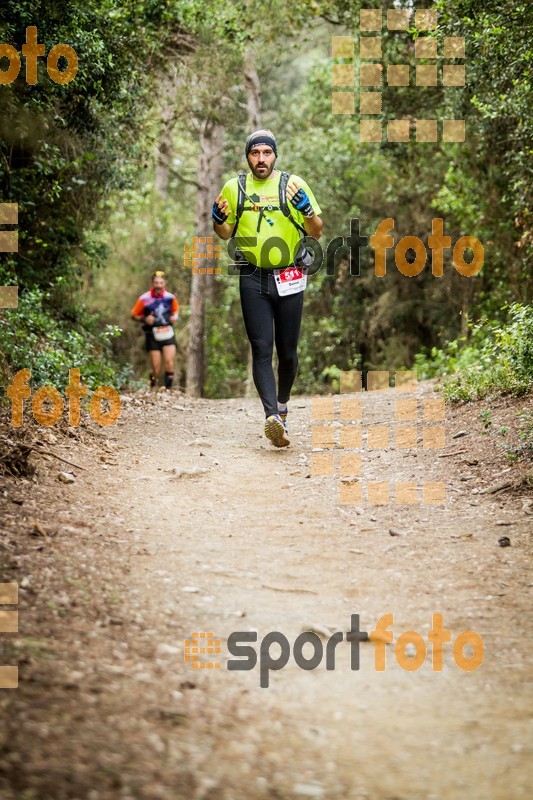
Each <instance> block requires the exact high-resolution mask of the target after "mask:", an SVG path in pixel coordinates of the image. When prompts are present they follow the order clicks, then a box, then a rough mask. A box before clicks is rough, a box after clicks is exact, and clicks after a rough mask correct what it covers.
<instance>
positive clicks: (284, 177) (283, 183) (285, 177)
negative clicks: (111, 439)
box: [279, 172, 307, 236]
mask: <svg viewBox="0 0 533 800" xmlns="http://www.w3.org/2000/svg"><path fill="white" fill-rule="evenodd" d="M289 178H290V175H289V173H288V172H282V173H281V175H280V177H279V207H280V209H281V211H282V213H283V216H285V217H287V219H290V221H291V222H292V224H293V225H294V227H295V228H297V229H298V230H299V231H300V233H303V235H304V236H307V233H306V232H305V228H303V227H302V226H301V225H300V224H299V223H298V222H296V220H295V219H294V217H293V216H292V214H291V210H290V208H289V203H288V202H287V184H288V182H289Z"/></svg>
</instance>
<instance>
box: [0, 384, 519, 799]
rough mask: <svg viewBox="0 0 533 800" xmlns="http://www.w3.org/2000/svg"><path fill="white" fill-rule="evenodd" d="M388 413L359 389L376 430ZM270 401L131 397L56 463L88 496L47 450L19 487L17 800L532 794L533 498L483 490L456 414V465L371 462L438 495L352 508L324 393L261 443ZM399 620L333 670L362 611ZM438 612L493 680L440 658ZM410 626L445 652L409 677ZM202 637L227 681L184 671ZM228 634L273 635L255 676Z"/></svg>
mask: <svg viewBox="0 0 533 800" xmlns="http://www.w3.org/2000/svg"><path fill="white" fill-rule="evenodd" d="M422 392H423V395H424V397H426V398H428V397H430V396H431V387H426V388H424V389H423V390H422ZM395 400H396V396H395V394H394V391H392V390H389V391H386V392H376V393H366V394H365V395H364V396H363V423H364V436H363V441H366V432H367V431H368V428H369V427H372V426H373V425H383V424H389V423H391V420H392V418H393V416H394V408H395V406H394V403H395ZM421 400H422V398H419V401H420V402H421ZM257 405H258V404H257V401H243V400H242V399H239V400H228V401H205V400H204V401H196V402H193V401H190V400H188V399H187V398H183V397H179V396H174V395H157V396H152V397H150V398H148V399H147V398H146V396H145V395H139V396H133V397H132V398H129V399H125V401H124V412H123V415H122V417H121V419H120V420H119V424H117V425H116V426H114V427H113V428H109V429H107V430H106V431H104V432H103V433H102V432H100V433H99V432H98V431H96V432H95V433H94V436H91V437H90V439H89V440H88V441H90V442H91V443H92V444H82V443H76V442H75V441H74V440H72V442H71V445H70V447H69V446H68V442H67V443H65V444H64V445H63V449H61V448H60V451H61V452H62V453H63V455H65V457H67V458H68V457H70V458H71V459H72V460H74V461H77V462H78V463H80V464H82V465H84V466H86V467H88V470H87V471H86V472H82V471H79V470H76V469H73V472H74V473H75V482H74V483H73V484H71V485H68V484H61V483H59V482H58V481H57V473H58V469H59V468H58V465H57V462H53V461H47V462H46V466H45V467H43V466H41V468H40V471H39V478H38V482H37V483H31V482H28V483H25V484H22V483H21V482H20V481H19V482H14V481H12V480H9V481H5V482H4V498H3V500H2V511H3V516H4V518H5V527H4V530H3V538H2V546H3V548H4V561H3V567H2V570H3V572H2V578H1V579H2V581H4V582H5V581H17V582H18V583H19V586H20V587H21V588H20V603H19V611H20V632H19V635H18V636H16V635H14V634H9V635H7V634H3V635H2V641H3V644H4V654H3V658H4V661H3V663H18V664H19V673H20V685H19V688H18V689H16V690H2V691H1V692H0V709H1V713H2V716H3V719H4V724H3V726H2V728H1V731H0V737H1V744H2V747H3V757H2V760H1V762H0V797H1V798H2V800H4V799H5V800H52V798H53V800H75V799H76V800H78V799H79V800H86V799H87V800H111V799H113V800H115V798H116V800H137V799H138V798H139V799H142V800H145V798H146V800H151V798H161V800H167V799H168V800H174V799H175V798H190V799H191V800H267V798H268V799H269V800H297V799H298V798H324V800H359V799H363V798H365V799H366V798H368V800H414V799H418V798H420V799H421V800H422V799H424V800H429V798H435V799H436V800H437V799H438V800H441V798H442V799H443V800H444V798H446V800H455V798H469V800H477V798H479V799H480V800H481V798H483V800H485V799H487V798H494V800H499V799H500V798H501V800H509V799H510V798H521V797H524V798H526V797H528V796H529V794H530V790H529V789H528V788H527V787H528V786H530V785H531V778H532V776H531V768H530V766H528V765H530V764H531V728H530V719H531V699H530V698H531V685H530V680H531V671H530V668H528V660H529V661H530V659H528V656H529V652H530V647H531V641H530V639H528V630H530V627H531V626H530V623H531V617H530V607H531V600H530V596H529V595H530V592H531V577H530V573H529V574H528V568H527V565H528V562H527V559H528V548H529V549H530V544H529V543H528V530H529V529H530V528H531V524H530V521H531V516H529V514H528V512H529V511H530V507H529V505H528V504H527V502H524V500H523V497H522V496H521V495H516V494H512V493H511V494H509V493H505V492H503V493H501V492H496V493H494V494H490V493H483V490H484V489H486V488H491V486H493V485H496V484H497V483H498V482H499V481H501V480H502V478H501V474H500V473H501V472H502V469H503V468H505V464H504V465H503V468H502V466H501V464H500V465H499V466H491V463H489V462H487V461H485V460H484V459H483V457H482V456H481V455H480V454H479V452H478V449H479V447H478V444H477V443H478V442H479V441H480V439H479V436H478V434H479V433H480V430H481V428H480V426H479V425H477V424H476V423H475V422H474V421H472V420H470V421H468V419H467V418H466V417H465V414H464V413H463V415H462V416H461V412H453V413H451V412H450V413H448V419H447V422H446V430H447V442H446V446H445V449H444V450H434V449H424V448H423V447H422V446H420V447H418V448H417V449H416V450H414V451H409V450H405V449H403V448H397V447H394V446H390V447H389V448H387V449H382V450H372V451H366V450H365V451H363V463H362V472H363V474H362V477H363V480H364V481H365V482H367V483H372V482H374V483H383V482H385V481H391V480H394V481H396V482H398V481H402V482H405V483H408V482H415V483H418V484H420V483H422V482H423V481H426V482H434V483H439V482H443V483H444V484H445V486H446V495H447V502H446V504H445V505H443V506H442V505H427V504H423V503H417V504H416V505H404V506H400V505H397V504H396V503H389V504H387V505H369V504H368V503H367V501H366V495H365V494H364V493H363V497H362V499H361V502H360V503H357V504H343V503H341V502H340V499H341V498H340V486H339V478H338V477H334V476H328V475H326V476H318V475H316V472H317V464H318V463H319V462H316V461H313V440H312V437H313V429H315V428H316V426H317V425H321V424H322V423H321V422H320V421H315V422H313V420H312V400H311V399H310V398H295V399H294V400H293V401H292V410H291V413H290V417H291V420H290V422H291V426H290V431H291V437H292V440H293V444H292V446H291V448H289V449H288V450H274V449H272V448H270V446H269V445H268V443H267V442H266V440H264V439H263V438H262V436H261V428H260V419H259V415H258V408H257ZM315 409H316V406H315ZM315 416H316V411H315ZM337 416H338V415H337ZM341 425H342V421H339V419H337V420H336V421H335V422H333V423H332V422H330V423H327V424H326V425H325V427H330V428H331V427H333V428H334V429H335V436H336V437H338V436H340V435H341V434H340V428H341ZM391 425H392V427H391V445H393V443H394V441H395V437H394V425H395V423H391ZM464 427H467V429H468V433H469V435H468V436H465V437H463V438H460V439H457V440H454V439H452V438H451V436H452V435H453V433H454V432H457V431H458V430H460V429H461V428H464ZM478 429H479V430H478ZM315 443H316V440H315ZM58 447H59V445H58ZM459 450H460V451H463V452H461V453H459V454H458V455H456V456H451V457H448V456H445V457H443V458H441V457H440V456H442V455H443V454H445V453H448V452H455V451H459ZM58 452H59V450H58ZM316 452H317V451H315V454H316ZM323 452H327V451H323ZM475 462H477V463H475ZM487 464H489V465H488V466H487ZM507 474H508V473H505V476H506V475H507ZM505 476H504V477H505ZM14 500H15V501H16V502H14ZM36 525H37V526H38V527H37V528H36ZM39 528H40V530H39ZM503 536H507V537H508V538H509V540H510V543H511V546H510V547H502V546H499V544H498V541H499V539H501V538H502V537H503ZM389 613H390V614H393V615H394V620H393V623H392V625H391V628H390V629H391V630H392V632H393V634H394V643H393V644H390V645H386V646H384V647H383V649H384V650H385V652H386V662H385V664H386V666H385V670H384V671H380V672H378V671H376V669H375V654H376V652H378V649H379V651H380V652H381V649H380V648H378V647H376V645H374V644H373V643H372V642H362V643H361V645H360V651H359V652H360V668H359V669H358V670H355V669H352V668H351V666H352V662H351V656H352V653H353V651H354V648H353V647H352V646H351V645H350V644H349V643H348V642H346V641H342V642H340V643H339V644H338V645H337V647H336V650H335V657H336V661H335V669H334V670H327V669H326V668H325V660H326V657H325V652H326V641H327V639H328V637H329V634H330V633H334V632H336V631H339V632H343V633H344V634H345V633H346V632H347V631H348V630H349V628H350V619H351V615H352V614H358V615H359V617H360V625H361V629H362V630H363V631H372V630H373V628H374V627H375V625H376V623H377V621H378V620H379V619H380V617H381V616H382V615H384V614H389ZM434 613H441V614H442V615H443V620H444V627H445V628H446V629H449V630H450V631H451V634H452V641H454V640H455V639H456V637H457V636H458V635H459V634H460V633H461V632H462V631H474V632H475V633H477V634H478V635H479V636H480V637H481V638H482V640H483V643H484V661H483V663H482V664H481V666H480V667H479V668H478V669H476V670H475V671H472V672H467V671H464V670H462V669H460V668H459V667H458V666H457V665H456V663H455V661H454V655H453V648H452V645H451V644H446V645H445V647H444V656H443V660H444V668H443V670H442V671H440V672H438V671H434V670H433V669H432V656H431V646H430V645H429V644H428V632H429V630H430V628H431V625H432V615H433V614H434ZM305 630H315V632H316V633H317V634H318V635H319V636H320V640H321V641H322V643H323V647H324V657H323V659H322V662H321V663H320V665H319V666H317V667H316V668H315V669H313V670H304V669H302V668H301V667H300V666H298V663H296V661H295V659H294V652H293V646H294V642H295V640H296V639H297V637H298V636H299V635H300V634H301V633H302V631H305ZM276 631H277V632H279V633H280V634H282V635H283V636H284V637H285V638H286V640H287V642H288V643H289V647H290V649H291V656H290V658H289V659H288V660H287V663H286V664H285V665H284V666H283V669H279V670H271V671H270V672H269V671H268V670H266V668H265V665H266V653H260V643H261V641H262V640H263V639H264V637H265V636H267V634H269V633H270V632H276ZM406 631H416V632H418V633H419V634H420V635H421V637H422V638H423V640H424V641H425V645H426V647H427V657H426V660H425V662H424V663H423V664H422V666H421V667H420V668H419V669H418V670H416V671H410V670H409V669H406V668H404V667H403V666H401V665H400V664H398V663H397V659H396V655H395V652H396V650H395V645H396V640H397V639H398V637H399V636H400V635H401V634H402V633H404V632H406ZM194 632H197V633H200V632H212V633H213V634H214V636H215V638H216V639H218V640H220V649H221V653H220V655H216V654H205V655H201V656H200V660H201V661H204V663H206V664H207V663H213V664H214V663H215V662H216V661H218V662H219V663H220V665H221V666H220V667H218V668H217V667H215V666H213V667H211V668H209V667H207V666H206V667H204V668H193V667H192V665H191V664H190V663H186V662H185V661H184V647H185V644H184V643H185V641H186V640H189V641H191V639H192V634H193V633H194ZM234 632H248V633H252V634H253V633H255V634H256V636H257V643H256V644H255V645H253V646H254V649H255V650H256V651H257V654H258V656H259V659H258V664H257V666H256V667H255V668H254V669H250V670H246V671H244V670H243V671H229V670H228V669H227V661H228V657H231V656H230V654H229V653H228V637H229V636H230V635H231V634H232V633H234ZM345 638H346V637H345V636H344V639H345ZM417 647H418V648H419V649H418V650H417V648H416V647H415V646H414V645H413V644H412V643H411V644H407V648H406V651H405V652H406V656H405V658H404V661H403V662H402V663H406V664H409V665H410V664H412V662H413V659H412V658H411V656H416V655H418V654H419V651H420V645H417ZM280 652H281V651H280V648H279V646H278V645H276V644H271V646H270V655H271V658H272V659H273V660H274V661H275V660H276V659H277V658H278V657H280ZM401 652H403V649H402V648H400V655H401ZM312 654H313V649H312V646H311V644H307V645H305V647H304V648H303V650H302V658H303V657H305V658H311V656H312ZM465 655H467V656H468V655H471V650H469V649H468V647H467V648H466V650H465ZM8 659H9V660H8ZM260 663H262V664H263V669H262V670H261V669H260ZM262 675H263V679H264V680H267V679H268V682H269V686H268V688H262V687H261V686H260V679H261V676H262Z"/></svg>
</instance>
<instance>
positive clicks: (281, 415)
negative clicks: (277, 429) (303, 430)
mask: <svg viewBox="0 0 533 800" xmlns="http://www.w3.org/2000/svg"><path fill="white" fill-rule="evenodd" d="M288 413H289V409H288V408H282V409H281V410H280V412H279V418H280V419H281V421H282V422H283V427H284V428H285V433H286V434H287V436H288V435H289V429H288V427H287V414H288Z"/></svg>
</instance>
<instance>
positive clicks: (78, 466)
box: [23, 444, 87, 470]
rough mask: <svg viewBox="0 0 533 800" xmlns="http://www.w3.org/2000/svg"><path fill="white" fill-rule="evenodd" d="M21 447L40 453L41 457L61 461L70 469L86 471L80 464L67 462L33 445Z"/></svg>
mask: <svg viewBox="0 0 533 800" xmlns="http://www.w3.org/2000/svg"><path fill="white" fill-rule="evenodd" d="M23 447H27V449H28V450H35V452H36V453H40V454H41V455H43V456H53V457H54V458H57V459H58V460H59V461H63V463H65V464H68V465H69V466H70V467H76V469H83V470H87V467H82V466H81V465H80V464H75V463H74V461H67V459H66V458H63V456H58V455H57V453H54V452H53V451H52V450H43V449H42V448H40V447H35V445H33V444H25V445H23Z"/></svg>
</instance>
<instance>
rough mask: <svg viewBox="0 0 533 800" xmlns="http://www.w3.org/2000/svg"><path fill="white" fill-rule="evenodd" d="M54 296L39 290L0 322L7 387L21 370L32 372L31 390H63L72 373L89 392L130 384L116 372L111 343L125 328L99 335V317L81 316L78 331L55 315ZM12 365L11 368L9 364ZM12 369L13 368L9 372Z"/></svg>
mask: <svg viewBox="0 0 533 800" xmlns="http://www.w3.org/2000/svg"><path fill="white" fill-rule="evenodd" d="M50 299H51V293H50V292H45V291H44V290H43V289H40V288H38V287H36V288H34V289H28V290H26V291H25V292H23V293H22V295H21V297H20V300H19V305H18V308H15V309H8V310H5V311H3V312H2V315H1V316H0V352H1V353H2V354H3V364H0V371H1V372H3V373H4V374H3V375H2V378H3V381H2V382H3V383H4V381H7V379H8V378H10V377H12V376H13V375H14V374H15V373H16V372H18V370H21V369H26V368H29V369H31V376H32V385H33V386H35V387H38V386H42V385H51V386H56V388H58V389H60V388H62V387H63V386H64V385H65V384H66V383H68V371H69V369H73V368H75V367H77V368H79V369H80V372H81V378H82V380H83V382H84V383H85V384H86V385H87V386H89V388H90V389H95V388H96V387H98V386H100V385H108V386H114V387H116V388H119V387H120V386H121V385H123V384H124V383H126V382H127V379H128V377H129V371H128V370H127V368H124V369H122V370H120V371H117V369H116V364H115V362H114V358H113V354H112V347H111V340H112V339H113V337H116V336H119V335H120V333H121V330H120V328H117V327H116V326H112V325H106V326H105V327H104V329H103V330H100V324H99V320H98V319H97V317H95V316H94V315H93V316H91V315H89V314H87V312H83V311H82V312H81V313H80V316H79V319H78V323H77V324H76V325H75V326H73V325H69V324H68V323H67V322H66V321H64V320H62V319H60V318H58V317H57V316H55V315H54V314H53V313H51V311H50ZM6 362H7V363H6ZM7 365H9V366H7Z"/></svg>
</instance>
